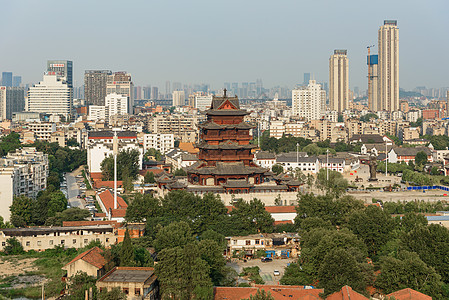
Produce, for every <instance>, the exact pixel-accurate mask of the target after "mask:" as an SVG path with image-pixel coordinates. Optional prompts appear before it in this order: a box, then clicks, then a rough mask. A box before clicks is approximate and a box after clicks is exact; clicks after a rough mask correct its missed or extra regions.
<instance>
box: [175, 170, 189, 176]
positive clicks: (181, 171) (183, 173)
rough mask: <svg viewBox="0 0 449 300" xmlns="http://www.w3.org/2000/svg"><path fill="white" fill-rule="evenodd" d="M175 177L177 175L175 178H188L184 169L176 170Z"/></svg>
mask: <svg viewBox="0 0 449 300" xmlns="http://www.w3.org/2000/svg"><path fill="white" fill-rule="evenodd" d="M173 175H175V176H187V172H186V171H184V169H176V170H175V172H173Z"/></svg>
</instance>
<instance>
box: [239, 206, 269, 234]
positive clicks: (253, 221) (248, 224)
mask: <svg viewBox="0 0 449 300" xmlns="http://www.w3.org/2000/svg"><path fill="white" fill-rule="evenodd" d="M234 206H235V209H233V210H232V211H231V217H232V218H233V220H235V221H234V222H237V223H239V224H240V225H241V226H242V228H245V229H246V230H248V231H249V232H252V233H256V232H265V233H271V232H273V229H274V226H273V224H274V219H273V218H272V217H271V214H270V213H269V212H267V211H266V210H265V204H263V202H262V201H260V200H259V199H256V198H254V199H253V200H250V201H249V202H246V201H244V200H242V199H239V200H237V202H236V203H235V204H234Z"/></svg>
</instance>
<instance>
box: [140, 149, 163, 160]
mask: <svg viewBox="0 0 449 300" xmlns="http://www.w3.org/2000/svg"><path fill="white" fill-rule="evenodd" d="M144 157H145V160H146V161H149V160H151V159H152V158H154V159H155V160H156V161H160V160H161V159H162V153H161V152H160V151H159V150H156V149H154V148H150V149H148V150H147V152H146V153H145V155H144Z"/></svg>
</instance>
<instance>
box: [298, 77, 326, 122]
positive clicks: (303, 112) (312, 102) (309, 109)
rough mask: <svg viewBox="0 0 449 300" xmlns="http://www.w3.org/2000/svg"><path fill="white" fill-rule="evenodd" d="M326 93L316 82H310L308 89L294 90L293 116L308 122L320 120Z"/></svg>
mask: <svg viewBox="0 0 449 300" xmlns="http://www.w3.org/2000/svg"><path fill="white" fill-rule="evenodd" d="M325 102H326V91H324V90H323V89H321V85H320V84H317V83H316V80H310V81H309V85H308V86H307V87H299V88H296V89H294V90H292V115H296V116H299V117H300V118H302V119H305V120H307V121H310V120H319V119H321V117H322V114H323V111H324V105H325Z"/></svg>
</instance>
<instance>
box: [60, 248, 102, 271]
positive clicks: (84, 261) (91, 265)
mask: <svg viewBox="0 0 449 300" xmlns="http://www.w3.org/2000/svg"><path fill="white" fill-rule="evenodd" d="M103 252H104V251H103V250H101V249H100V248H98V247H94V248H91V249H89V250H87V251H85V252H83V253H81V254H80V255H78V256H77V257H75V258H74V259H72V260H71V261H70V262H69V263H67V264H66V265H65V266H64V267H62V269H63V270H66V271H67V276H66V277H67V278H70V277H72V276H75V275H76V273H78V272H85V273H86V274H87V275H89V276H93V277H95V278H99V277H101V276H103V275H104V273H105V269H104V266H105V265H106V263H107V262H106V259H105V258H104V257H103Z"/></svg>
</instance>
